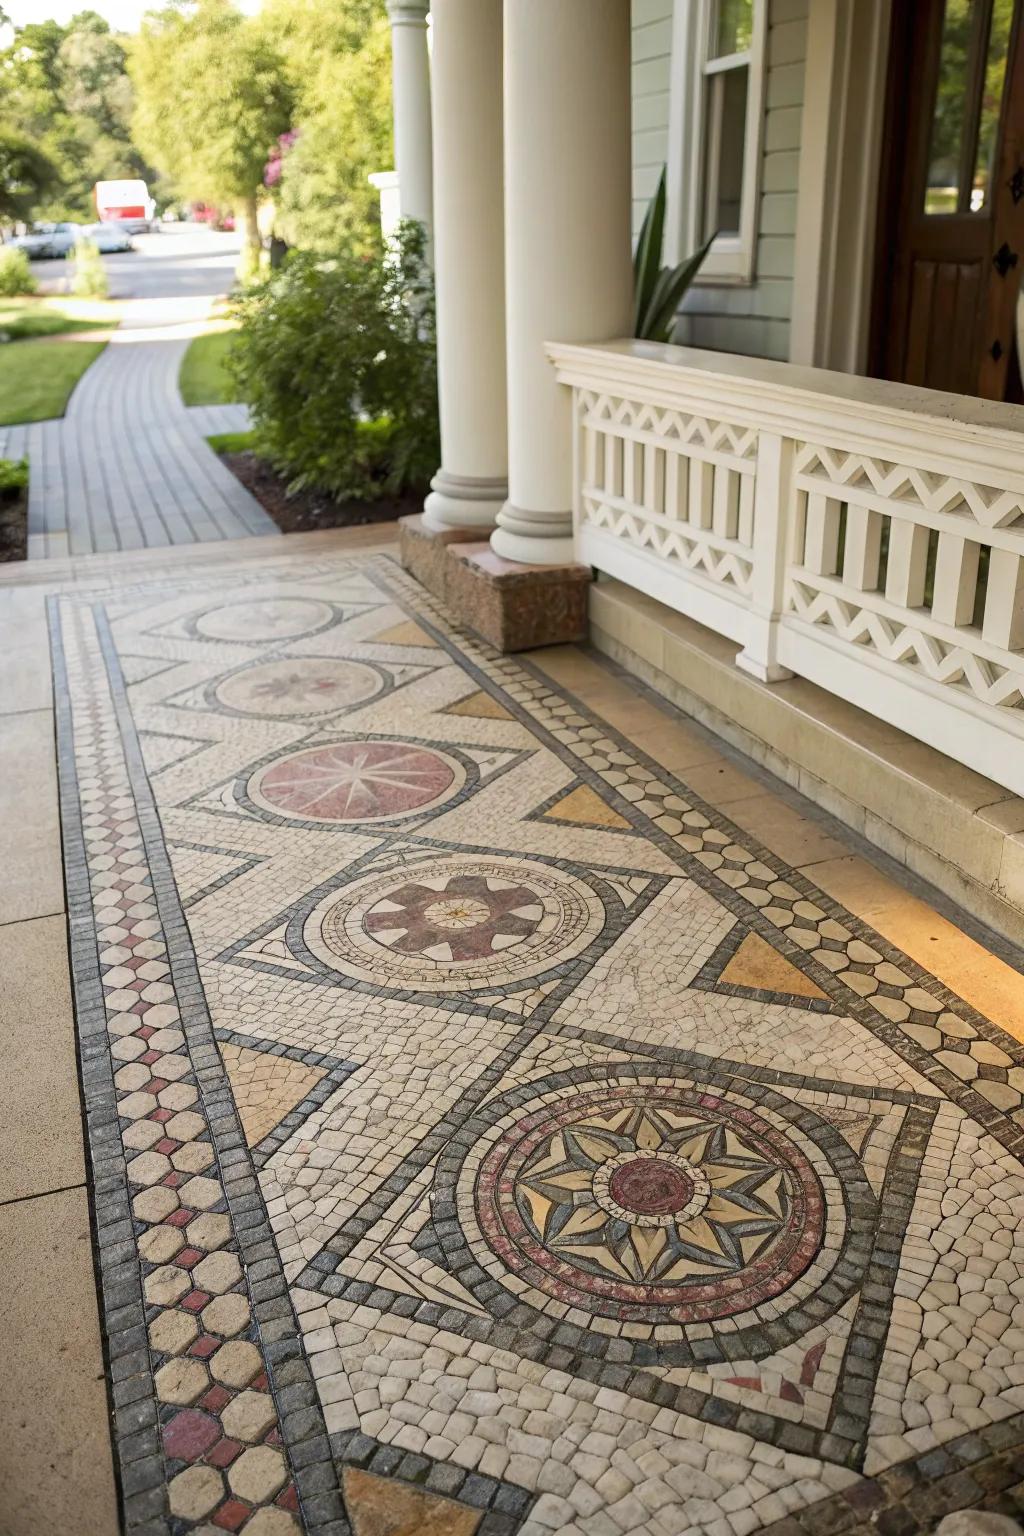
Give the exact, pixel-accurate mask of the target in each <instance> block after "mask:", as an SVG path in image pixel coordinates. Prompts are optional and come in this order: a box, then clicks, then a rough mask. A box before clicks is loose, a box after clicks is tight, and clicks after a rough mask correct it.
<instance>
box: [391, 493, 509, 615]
mask: <svg viewBox="0 0 1024 1536" xmlns="http://www.w3.org/2000/svg"><path fill="white" fill-rule="evenodd" d="M490 531H491V530H490V526H489V525H484V526H483V527H480V528H431V527H430V525H429V523H427V521H426V520H425V518H424V517H423V514H422V513H416V514H415V515H414V516H411V517H400V518H399V519H398V537H399V553H400V556H401V560H402V565H403V567H404V569H405V570H407V571H408V572H409V575H410V576H414V577H415V578H416V580H417V581H418V582H419V584H420V586H421V587H426V589H427V591H428V592H432V593H433V594H434V596H435V597H436V598H437V599H438V600H439V601H440V602H442V603H443V602H444V600H445V570H446V565H445V556H446V555H447V552H448V546H449V545H450V544H466V543H469V544H472V545H473V546H474V548H475V547H476V546H477V545H478V544H479V543H480V542H481V541H482V540H486V539H487V537H488V536H489V534H490Z"/></svg>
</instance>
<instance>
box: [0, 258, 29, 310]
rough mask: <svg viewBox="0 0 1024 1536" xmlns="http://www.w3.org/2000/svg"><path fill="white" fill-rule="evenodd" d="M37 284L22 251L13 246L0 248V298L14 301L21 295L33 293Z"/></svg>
mask: <svg viewBox="0 0 1024 1536" xmlns="http://www.w3.org/2000/svg"><path fill="white" fill-rule="evenodd" d="M37 287H38V284H37V283H36V280H35V278H34V277H33V276H32V268H31V267H30V266H29V264H28V257H27V256H26V255H25V252H24V251H20V250H19V249H18V247H17V246H16V245H15V246H10V245H7V246H0V298H4V299H14V298H17V296H18V295H19V294H21V293H35V291H36V288H37Z"/></svg>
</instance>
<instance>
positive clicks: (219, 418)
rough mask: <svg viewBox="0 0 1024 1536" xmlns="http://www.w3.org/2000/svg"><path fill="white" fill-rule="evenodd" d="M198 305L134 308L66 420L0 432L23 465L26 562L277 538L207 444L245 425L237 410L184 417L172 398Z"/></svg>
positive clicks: (0, 451) (6, 451)
mask: <svg viewBox="0 0 1024 1536" xmlns="http://www.w3.org/2000/svg"><path fill="white" fill-rule="evenodd" d="M206 303H207V301H206V300H200V301H198V303H197V301H195V300H189V301H186V304H185V305H183V304H182V301H180V300H170V301H160V302H159V303H157V304H154V303H151V302H147V301H141V300H140V301H137V302H136V303H135V304H134V305H131V306H129V307H128V310H127V314H126V318H125V320H124V321H123V323H122V325H121V327H120V329H119V330H118V331H117V332H116V333H115V334H114V337H113V339H112V340H111V342H110V343H109V345H108V346H107V349H106V351H105V352H103V353H102V355H101V356H100V357H99V358H98V359H97V360H96V362H95V363H94V364H93V365H92V367H91V368H89V369H88V370H87V372H86V373H85V374H84V376H83V378H82V380H81V382H80V383H79V385H78V386H77V388H76V389H75V391H74V393H73V394H72V396H71V400H70V403H69V405H68V410H67V413H66V415H65V416H64V418H63V420H60V421H43V422H34V423H32V424H31V425H28V426H15V427H6V428H2V427H0V457H3V458H11V459H17V458H22V457H27V458H28V459H29V462H30V465H31V475H30V487H29V527H28V535H29V537H28V557H29V559H30V560H37V559H52V558H55V557H60V556H64V555H69V554H70V555H88V554H95V553H106V552H112V551H116V550H127V549H142V548H146V547H151V546H157V545H168V544H196V543H204V542H207V541H209V540H215V539H239V538H244V537H246V535H249V534H254V533H270V534H272V533H274V532H276V527H275V524H274V523H273V522H272V520H271V519H270V518H269V517H268V516H267V514H266V513H265V512H264V511H263V508H262V507H261V506H260V505H259V503H258V502H257V501H256V500H255V499H254V498H253V497H252V496H250V495H249V493H248V491H246V490H245V489H244V487H243V486H241V485H240V484H239V483H238V481H237V480H236V479H235V477H234V476H233V475H232V474H231V473H230V471H229V470H227V469H225V467H224V465H223V464H222V463H221V462H220V460H219V459H218V458H217V456H216V454H215V453H213V452H212V450H211V449H210V448H209V447H208V445H207V443H206V441H205V437H206V435H207V434H209V433H212V432H223V431H237V430H239V429H240V428H241V427H244V426H245V414H244V407H237V406H226V407H203V408H201V409H200V410H199V411H198V412H196V411H189V410H187V409H186V407H185V406H184V405H183V403H182V400H181V396H180V395H179V393H178V370H179V369H180V367H181V360H182V358H183V357H184V355H185V352H186V350H187V348H188V344H189V341H190V340H191V339H192V336H193V334H194V333H195V330H196V329H197V328H199V326H198V325H197V321H201V314H202V309H203V308H204V306H205V305H206ZM222 423H228V424H227V425H223V424H222Z"/></svg>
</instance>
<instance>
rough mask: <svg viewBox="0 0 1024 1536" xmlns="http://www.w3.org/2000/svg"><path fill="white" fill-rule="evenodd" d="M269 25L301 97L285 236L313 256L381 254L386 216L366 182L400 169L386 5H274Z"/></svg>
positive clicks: (283, 200) (285, 194)
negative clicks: (346, 250) (347, 250)
mask: <svg viewBox="0 0 1024 1536" xmlns="http://www.w3.org/2000/svg"><path fill="white" fill-rule="evenodd" d="M262 20H263V24H264V26H265V27H266V29H267V30H268V32H269V33H270V34H271V36H273V38H274V39H275V42H276V45H277V47H278V49H279V51H280V53H281V55H282V57H283V59H284V61H285V67H286V69H287V71H288V75H289V78H290V80H291V82H292V89H293V92H294V98H295V107H294V112H293V127H294V128H295V130H296V134H295V139H294V143H293V144H292V146H291V147H290V148H289V149H288V150H287V152H286V153H285V154H284V156H283V158H282V161H281V168H280V179H279V181H278V183H277V185H276V187H275V197H276V200H277V220H276V223H277V227H278V229H279V231H280V233H281V234H282V235H283V236H284V237H285V239H287V240H288V241H289V243H290V244H293V245H298V246H301V247H305V248H308V249H314V250H323V251H327V250H330V249H332V248H337V246H338V245H339V244H344V245H347V246H350V247H352V248H353V249H356V250H361V251H364V252H366V251H369V250H371V249H374V248H375V247H376V246H377V245H379V242H380V220H379V209H378V203H377V194H376V192H375V191H374V189H373V188H372V187H371V186H370V184H369V182H368V180H367V177H368V176H369V175H370V173H371V172H372V171H380V170H386V169H387V168H388V167H389V166H390V165H391V163H392V147H391V42H390V31H389V27H388V23H387V17H386V15H385V10H384V4H383V0H330V3H327V0H267V3H266V4H265V6H264V10H263V16H262Z"/></svg>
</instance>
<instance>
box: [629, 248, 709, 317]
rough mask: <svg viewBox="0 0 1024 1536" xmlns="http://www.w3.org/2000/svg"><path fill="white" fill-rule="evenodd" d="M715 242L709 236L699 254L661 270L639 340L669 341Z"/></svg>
mask: <svg viewBox="0 0 1024 1536" xmlns="http://www.w3.org/2000/svg"><path fill="white" fill-rule="evenodd" d="M714 238H715V237H714V235H711V236H710V237H709V238H708V239H707V240H706V241H705V242H704V244H703V245H702V246H701V248H700V250H699V251H695V252H694V253H693V255H692V256H688V257H687V259H686V260H685V261H683V262H680V264H679V265H678V266H677V267H663V268H662V270H661V271H660V272H659V274H658V280H657V282H656V283H655V285H654V292H653V293H652V295H651V299H650V303H649V306H648V309H647V312H646V314H645V315H644V317H643V319H644V327H643V330H640V329H638V330H637V335H638V336H642V337H643V338H644V339H645V340H646V341H671V339H672V333H673V331H674V330H675V323H676V314H677V313H678V310H679V306H680V304H681V303H682V302H683V298H684V297H685V295H686V293H687V290H688V289H689V287H690V285H691V283H692V282H693V280H694V278H695V277H696V276H697V273H698V272H699V271H700V269H701V265H702V264H703V261H704V258H705V256H706V255H707V254H708V251H709V250H710V249H711V242H712V241H713V240H714Z"/></svg>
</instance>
